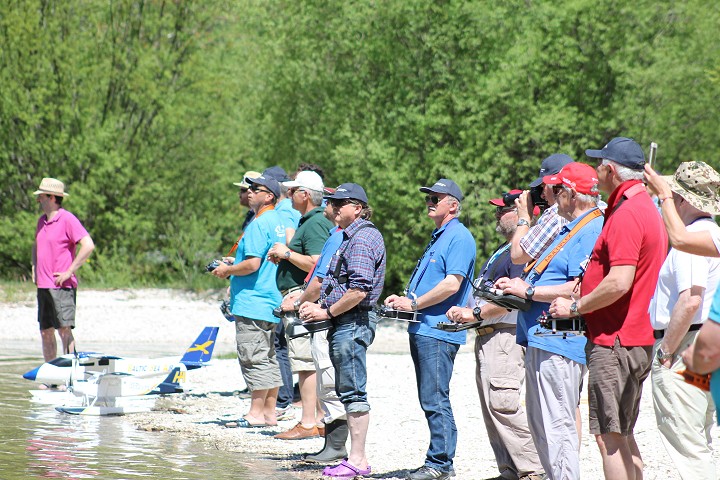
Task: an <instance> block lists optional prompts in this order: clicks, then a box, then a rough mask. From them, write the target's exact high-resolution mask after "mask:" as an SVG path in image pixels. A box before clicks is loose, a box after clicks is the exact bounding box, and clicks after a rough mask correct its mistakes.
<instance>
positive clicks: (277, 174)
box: [262, 165, 290, 182]
mask: <svg viewBox="0 0 720 480" xmlns="http://www.w3.org/2000/svg"><path fill="white" fill-rule="evenodd" d="M262 174H263V176H264V177H272V178H274V179H275V180H277V181H278V182H287V181H288V180H290V177H288V174H287V172H286V171H285V169H284V168H282V167H281V166H279V165H275V166H274V167H268V168H266V169H265V170H263V173H262Z"/></svg>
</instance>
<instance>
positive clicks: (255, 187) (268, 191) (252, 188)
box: [250, 184, 274, 195]
mask: <svg viewBox="0 0 720 480" xmlns="http://www.w3.org/2000/svg"><path fill="white" fill-rule="evenodd" d="M250 191H251V192H254V193H257V192H264V193H269V194H270V195H274V193H272V192H271V191H270V190H266V189H264V188H260V187H259V186H257V185H255V184H253V185H250Z"/></svg>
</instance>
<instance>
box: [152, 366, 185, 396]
mask: <svg viewBox="0 0 720 480" xmlns="http://www.w3.org/2000/svg"><path fill="white" fill-rule="evenodd" d="M184 381H185V371H184V370H181V369H180V367H175V368H173V369H172V371H170V374H169V375H168V376H167V377H166V378H165V380H163V381H162V382H160V383H159V384H158V386H157V387H155V388H154V389H153V391H152V392H150V395H160V394H163V393H181V392H183V391H184V389H183V387H181V386H180V382H184Z"/></svg>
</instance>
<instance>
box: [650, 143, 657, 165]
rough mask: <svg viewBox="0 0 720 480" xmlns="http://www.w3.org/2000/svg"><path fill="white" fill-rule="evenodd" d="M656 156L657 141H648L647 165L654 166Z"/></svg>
mask: <svg viewBox="0 0 720 480" xmlns="http://www.w3.org/2000/svg"><path fill="white" fill-rule="evenodd" d="M656 156H657V143H655V142H650V155H648V165H650V168H655V157H656Z"/></svg>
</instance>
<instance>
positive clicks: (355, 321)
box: [328, 311, 377, 413]
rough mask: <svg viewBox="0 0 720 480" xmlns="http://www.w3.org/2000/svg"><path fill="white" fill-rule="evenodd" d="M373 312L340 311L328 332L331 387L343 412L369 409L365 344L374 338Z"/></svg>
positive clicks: (367, 410) (374, 321)
mask: <svg viewBox="0 0 720 480" xmlns="http://www.w3.org/2000/svg"><path fill="white" fill-rule="evenodd" d="M376 326H377V318H376V317H375V312H358V311H355V312H352V313H346V314H344V315H340V316H339V317H338V318H337V319H336V320H335V324H334V326H333V328H332V329H330V331H329V332H328V342H329V343H330V359H331V360H332V364H333V367H335V390H336V391H337V394H338V397H340V401H341V402H342V404H343V406H345V411H346V412H347V413H362V412H369V411H370V404H369V403H368V401H367V391H366V388H367V363H366V353H367V348H368V347H369V346H370V345H371V344H372V342H373V340H374V339H375V327H376Z"/></svg>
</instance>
